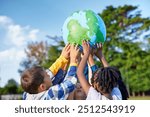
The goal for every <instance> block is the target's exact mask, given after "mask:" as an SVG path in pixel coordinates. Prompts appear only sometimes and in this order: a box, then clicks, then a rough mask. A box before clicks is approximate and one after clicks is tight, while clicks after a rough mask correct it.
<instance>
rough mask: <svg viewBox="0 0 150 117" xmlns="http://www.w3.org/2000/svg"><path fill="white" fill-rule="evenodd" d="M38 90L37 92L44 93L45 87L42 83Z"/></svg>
mask: <svg viewBox="0 0 150 117" xmlns="http://www.w3.org/2000/svg"><path fill="white" fill-rule="evenodd" d="M38 90H39V92H42V91H45V90H46V85H45V84H44V83H42V84H40V86H39V88H38Z"/></svg>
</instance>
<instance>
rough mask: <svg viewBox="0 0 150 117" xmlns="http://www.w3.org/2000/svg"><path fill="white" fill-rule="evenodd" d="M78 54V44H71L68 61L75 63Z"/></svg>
mask: <svg viewBox="0 0 150 117" xmlns="http://www.w3.org/2000/svg"><path fill="white" fill-rule="evenodd" d="M78 55H79V48H78V45H71V48H70V62H71V63H76V60H77V57H78Z"/></svg>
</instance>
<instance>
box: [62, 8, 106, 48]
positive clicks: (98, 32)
mask: <svg viewBox="0 0 150 117" xmlns="http://www.w3.org/2000/svg"><path fill="white" fill-rule="evenodd" d="M62 33H63V39H64V42H65V43H71V44H79V45H82V40H87V41H89V42H90V45H92V46H94V45H95V44H96V43H104V42H105V40H106V27H105V24H104V21H103V20H102V18H101V17H100V16H99V15H97V14H96V13H94V12H93V11H91V10H83V11H77V12H74V13H73V14H72V15H71V16H69V17H68V18H67V19H66V20H65V22H64V25H63V27H62Z"/></svg>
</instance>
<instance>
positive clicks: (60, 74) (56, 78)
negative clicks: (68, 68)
mask: <svg viewBox="0 0 150 117" xmlns="http://www.w3.org/2000/svg"><path fill="white" fill-rule="evenodd" d="M64 78H65V71H64V70H62V69H59V70H58V72H57V74H56V75H55V76H54V78H53V80H52V83H53V85H56V84H60V83H61V82H62V81H63V80H64Z"/></svg>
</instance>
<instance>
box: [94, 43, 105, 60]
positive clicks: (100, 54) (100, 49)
mask: <svg viewBox="0 0 150 117" xmlns="http://www.w3.org/2000/svg"><path fill="white" fill-rule="evenodd" d="M96 46H97V48H96V50H94V54H95V55H96V56H97V57H101V56H102V55H103V54H102V43H97V45H96Z"/></svg>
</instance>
